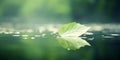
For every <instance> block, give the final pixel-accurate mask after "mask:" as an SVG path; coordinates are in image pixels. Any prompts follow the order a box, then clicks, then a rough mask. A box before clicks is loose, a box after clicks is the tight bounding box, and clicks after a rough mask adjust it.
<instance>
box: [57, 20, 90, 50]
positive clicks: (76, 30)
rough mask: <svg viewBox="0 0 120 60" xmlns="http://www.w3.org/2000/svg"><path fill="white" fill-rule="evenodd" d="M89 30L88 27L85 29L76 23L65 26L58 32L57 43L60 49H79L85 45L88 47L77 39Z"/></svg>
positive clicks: (81, 40) (86, 43)
mask: <svg viewBox="0 0 120 60" xmlns="http://www.w3.org/2000/svg"><path fill="white" fill-rule="evenodd" d="M89 28H90V27H86V26H84V25H81V24H79V23H76V22H73V23H69V24H65V25H63V26H62V27H61V28H60V29H59V31H58V34H59V36H58V37H57V39H58V42H59V43H60V45H61V46H62V47H64V48H66V49H68V50H75V49H79V48H81V47H84V46H85V45H88V46H90V44H89V43H88V42H87V41H85V40H83V39H81V38H80V37H79V36H80V35H82V34H84V33H85V32H87V30H88V29H89Z"/></svg>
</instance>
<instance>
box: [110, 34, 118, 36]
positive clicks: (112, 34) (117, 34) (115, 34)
mask: <svg viewBox="0 0 120 60" xmlns="http://www.w3.org/2000/svg"><path fill="white" fill-rule="evenodd" d="M110 35H111V36H120V34H110Z"/></svg>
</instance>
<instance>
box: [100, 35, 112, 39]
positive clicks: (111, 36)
mask: <svg viewBox="0 0 120 60" xmlns="http://www.w3.org/2000/svg"><path fill="white" fill-rule="evenodd" d="M102 37H103V38H114V37H113V36H105V35H102Z"/></svg>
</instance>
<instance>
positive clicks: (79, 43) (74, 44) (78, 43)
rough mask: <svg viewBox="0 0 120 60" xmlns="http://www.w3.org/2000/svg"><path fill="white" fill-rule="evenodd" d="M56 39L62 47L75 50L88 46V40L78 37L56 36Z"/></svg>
mask: <svg viewBox="0 0 120 60" xmlns="http://www.w3.org/2000/svg"><path fill="white" fill-rule="evenodd" d="M58 41H59V43H60V45H61V46H62V47H63V48H66V49H68V50H76V49H79V48H81V47H84V46H86V45H88V46H90V44H89V43H88V42H86V41H85V40H83V39H81V38H80V37H58Z"/></svg>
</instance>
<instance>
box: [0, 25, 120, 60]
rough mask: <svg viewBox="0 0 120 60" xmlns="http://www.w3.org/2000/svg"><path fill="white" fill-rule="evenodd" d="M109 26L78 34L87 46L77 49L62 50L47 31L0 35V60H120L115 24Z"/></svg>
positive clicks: (118, 34) (3, 33)
mask: <svg viewBox="0 0 120 60" xmlns="http://www.w3.org/2000/svg"><path fill="white" fill-rule="evenodd" d="M103 26H104V25H103ZM111 26H112V25H111ZM111 26H109V27H107V28H106V29H102V30H99V29H96V30H95V29H94V28H93V30H92V29H91V30H90V31H89V32H90V33H85V34H84V35H82V36H81V38H83V39H85V40H86V41H88V42H89V43H90V44H91V46H85V47H82V48H80V49H78V50H66V49H64V48H62V47H61V46H59V44H58V43H57V42H56V41H55V40H56V39H55V38H54V36H53V35H52V33H51V32H44V33H39V32H31V33H30V31H29V32H24V33H23V32H22V33H21V32H16V33H7V32H6V33H5V32H1V33H0V60H120V58H119V51H120V32H119V31H120V30H119V25H118V27H113V26H112V27H113V28H114V29H111V28H110V27H111ZM104 27H105V26H104ZM115 28H116V29H117V30H115Z"/></svg>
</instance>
